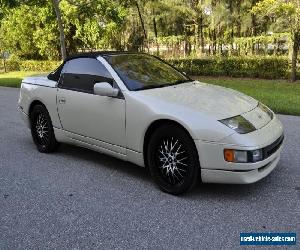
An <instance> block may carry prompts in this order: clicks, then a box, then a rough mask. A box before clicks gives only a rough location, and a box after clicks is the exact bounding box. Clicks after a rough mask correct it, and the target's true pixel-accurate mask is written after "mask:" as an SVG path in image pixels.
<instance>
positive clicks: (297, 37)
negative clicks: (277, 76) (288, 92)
mask: <svg viewBox="0 0 300 250" xmlns="http://www.w3.org/2000/svg"><path fill="white" fill-rule="evenodd" d="M292 40H293V50H292V72H291V82H294V81H296V73H297V55H298V49H299V40H300V34H299V33H298V32H295V34H294V37H293V39H292Z"/></svg>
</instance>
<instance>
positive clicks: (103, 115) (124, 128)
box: [19, 57, 283, 183]
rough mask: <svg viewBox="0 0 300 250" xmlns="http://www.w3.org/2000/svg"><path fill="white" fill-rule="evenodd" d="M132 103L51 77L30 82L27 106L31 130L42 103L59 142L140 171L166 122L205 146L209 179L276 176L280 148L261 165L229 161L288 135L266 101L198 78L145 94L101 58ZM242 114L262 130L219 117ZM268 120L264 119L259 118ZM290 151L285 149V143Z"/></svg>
mask: <svg viewBox="0 0 300 250" xmlns="http://www.w3.org/2000/svg"><path fill="white" fill-rule="evenodd" d="M98 60H99V61H100V62H102V63H103V65H104V66H105V67H106V68H107V70H108V71H109V72H110V74H111V75H112V76H113V78H114V80H115V81H116V83H117V85H118V87H119V89H120V90H121V92H122V94H123V96H124V98H123V99H120V98H111V97H105V96H98V95H93V94H88V93H82V92H76V91H71V90H65V89H60V88H57V82H54V81H51V80H48V79H47V78H46V77H29V78H25V79H24V80H23V82H22V85H21V90H20V98H19V107H20V111H21V114H22V117H23V119H24V121H25V122H26V124H27V126H28V127H30V123H29V118H28V115H29V112H30V106H31V104H32V103H33V102H34V101H40V102H42V103H43V104H44V105H45V106H46V108H47V110H48V112H49V114H50V117H51V120H52V123H53V127H54V132H55V136H56V139H57V140H58V141H60V142H64V143H70V144H75V145H78V146H82V147H86V148H89V149H92V150H96V151H99V152H103V153H107V154H110V155H113V156H115V157H118V158H120V159H123V160H127V161H130V162H133V163H135V164H137V165H139V166H145V164H144V152H143V150H144V139H145V134H146V131H147V129H148V128H149V127H150V126H151V124H153V123H155V122H156V121H159V120H172V121H175V122H177V123H179V124H180V125H182V126H183V127H184V128H185V129H186V130H187V131H188V132H189V134H190V135H191V137H192V138H193V140H194V141H195V145H196V147H197V149H198V154H199V161H200V166H201V177H202V181H203V182H217V183H250V182H255V181H258V180H259V179H261V178H263V177H265V176H266V175H267V174H269V173H270V172H271V171H272V170H273V169H274V168H275V166H276V165H277V163H278V161H279V158H280V151H281V148H279V150H277V151H276V152H275V153H274V154H273V155H272V156H270V157H269V158H267V159H265V160H263V161H260V162H257V163H229V162H226V161H225V160H224V156H223V150H224V149H225V148H232V149H241V150H242V149H247V150H254V149H259V148H262V147H265V146H268V145H270V144H271V143H273V142H274V141H275V140H276V139H277V138H279V137H280V136H281V135H282V134H283V128H282V125H281V123H280V121H279V120H278V119H277V118H276V116H275V115H274V118H273V119H272V120H271V119H270V118H269V117H268V116H265V115H264V114H262V112H261V110H260V109H259V108H258V107H257V105H258V102H257V101H256V100H255V99H253V98H251V97H249V96H246V95H244V94H242V93H239V92H237V91H234V90H231V89H227V88H223V87H218V86H214V85H210V84H206V83H200V82H197V81H194V82H190V83H184V84H179V85H176V86H169V87H164V88H156V89H149V90H143V91H129V90H128V89H127V88H126V86H125V84H124V83H123V82H122V80H121V79H120V78H119V76H118V75H117V74H116V72H115V71H114V70H113V68H112V67H111V66H110V65H109V64H108V63H107V61H106V60H105V59H104V58H102V57H98ZM236 115H242V116H244V117H245V118H247V119H248V120H250V121H251V123H252V124H253V125H254V126H255V127H256V129H257V130H255V131H254V132H251V133H248V134H238V133H236V132H235V131H234V130H232V129H230V128H229V127H227V126H225V125H224V124H222V123H220V122H219V121H218V120H220V119H224V118H229V117H233V116H236ZM258 116H260V118H258ZM281 147H282V146H281Z"/></svg>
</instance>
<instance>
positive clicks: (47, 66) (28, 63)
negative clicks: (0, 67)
mask: <svg viewBox="0 0 300 250" xmlns="http://www.w3.org/2000/svg"><path fill="white" fill-rule="evenodd" d="M60 63H61V62H59V61H36V60H25V61H22V60H15V59H14V60H7V61H6V69H7V71H20V70H21V71H39V72H47V71H52V70H54V69H56V68H57V67H58V66H59V64H60Z"/></svg>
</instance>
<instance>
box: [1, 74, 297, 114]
mask: <svg viewBox="0 0 300 250" xmlns="http://www.w3.org/2000/svg"><path fill="white" fill-rule="evenodd" d="M40 74H45V73H43V72H42V73H41V72H23V71H18V72H9V73H0V86H6V87H20V83H21V80H22V79H23V78H24V77H26V76H34V75H40ZM193 78H194V79H197V80H199V81H201V82H206V83H212V84H216V85H220V86H224V87H228V88H232V89H236V90H238V91H240V92H243V93H245V94H247V95H250V96H252V97H254V98H255V99H257V100H259V101H261V102H262V103H264V104H266V105H268V106H269V107H270V108H271V109H272V110H274V111H275V112H276V113H280V114H288V115H300V81H297V82H296V83H290V82H288V81H287V80H264V79H249V78H229V77H206V76H195V77H193Z"/></svg>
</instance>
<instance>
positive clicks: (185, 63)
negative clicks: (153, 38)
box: [168, 57, 289, 79]
mask: <svg viewBox="0 0 300 250" xmlns="http://www.w3.org/2000/svg"><path fill="white" fill-rule="evenodd" d="M168 62H169V63H170V64H172V65H174V66H175V67H176V68H178V69H179V70H181V71H184V72H186V73H187V74H189V75H209V76H230V77H253V78H256V77H257V78H267V79H270V78H286V77H287V76H288V71H289V61H288V58H286V57H228V58H206V59H170V60H168Z"/></svg>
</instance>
